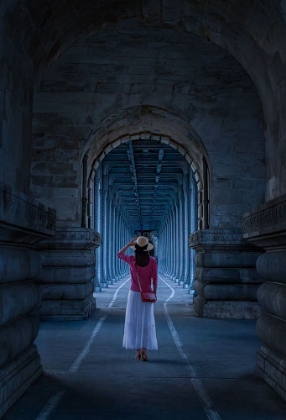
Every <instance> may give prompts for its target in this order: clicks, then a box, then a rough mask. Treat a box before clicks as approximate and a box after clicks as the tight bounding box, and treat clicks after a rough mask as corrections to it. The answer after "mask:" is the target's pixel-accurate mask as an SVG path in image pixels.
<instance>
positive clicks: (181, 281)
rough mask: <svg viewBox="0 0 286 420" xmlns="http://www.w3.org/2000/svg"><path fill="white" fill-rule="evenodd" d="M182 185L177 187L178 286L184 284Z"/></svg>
mask: <svg viewBox="0 0 286 420" xmlns="http://www.w3.org/2000/svg"><path fill="white" fill-rule="evenodd" d="M183 199H184V195H183V186H180V188H179V238H178V246H179V255H180V257H179V259H178V260H177V265H178V278H179V284H180V286H183V284H184V264H185V259H184V250H185V246H186V244H185V235H184V218H183Z"/></svg>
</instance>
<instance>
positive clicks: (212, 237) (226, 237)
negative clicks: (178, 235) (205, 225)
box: [189, 228, 252, 251]
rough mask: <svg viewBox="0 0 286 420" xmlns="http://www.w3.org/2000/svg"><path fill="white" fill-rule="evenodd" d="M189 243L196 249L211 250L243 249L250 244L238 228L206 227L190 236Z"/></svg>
mask: <svg viewBox="0 0 286 420" xmlns="http://www.w3.org/2000/svg"><path fill="white" fill-rule="evenodd" d="M189 245H190V247H191V248H193V249H195V250H196V251H211V250H216V249H219V250H224V249H225V250H228V251H229V250H241V249H245V248H247V250H249V248H250V247H252V246H251V245H249V244H248V243H247V242H246V241H245V240H244V239H243V237H242V232H241V231H240V230H236V229H219V228H217V229H204V230H197V231H196V232H194V233H193V234H191V235H190V237H189Z"/></svg>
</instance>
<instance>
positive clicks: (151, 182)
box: [101, 138, 191, 231]
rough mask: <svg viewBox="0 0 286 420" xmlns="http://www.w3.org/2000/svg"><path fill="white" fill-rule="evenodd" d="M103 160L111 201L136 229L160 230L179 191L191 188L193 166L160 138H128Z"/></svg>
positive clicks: (131, 226) (129, 224) (131, 227)
mask: <svg viewBox="0 0 286 420" xmlns="http://www.w3.org/2000/svg"><path fill="white" fill-rule="evenodd" d="M101 164H102V171H103V173H104V174H105V176H106V182H107V184H108V201H109V202H111V203H112V204H113V205H114V206H116V207H117V208H120V209H121V210H122V214H123V217H124V218H125V220H126V223H127V226H130V229H131V230H132V231H135V230H141V231H143V230H144V231H146V230H150V231H160V230H161V229H162V227H163V226H164V223H165V221H166V218H167V216H168V214H169V212H170V210H171V208H172V206H173V205H174V204H175V203H176V202H177V200H178V198H179V194H180V193H181V194H183V191H185V192H187V190H188V189H189V188H190V186H189V176H190V172H191V170H190V165H189V164H188V162H187V161H186V159H185V158H184V156H183V155H182V154H181V153H179V152H178V151H177V150H175V149H174V148H172V147H170V146H168V145H166V144H163V143H160V142H158V141H154V140H146V139H142V138H137V139H136V140H133V141H131V140H130V141H128V142H125V143H123V144H121V145H120V146H118V147H116V148H114V149H113V150H112V151H110V152H109V153H108V154H107V155H106V156H105V158H104V159H103V161H102V163H101ZM183 189H184V190H183Z"/></svg>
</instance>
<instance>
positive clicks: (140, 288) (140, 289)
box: [134, 262, 142, 292]
mask: <svg viewBox="0 0 286 420" xmlns="http://www.w3.org/2000/svg"><path fill="white" fill-rule="evenodd" d="M134 266H135V272H136V277H137V281H138V284H139V289H140V292H142V288H141V284H140V280H139V275H138V271H137V265H136V262H135V264H134Z"/></svg>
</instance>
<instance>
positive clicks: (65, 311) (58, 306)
mask: <svg viewBox="0 0 286 420" xmlns="http://www.w3.org/2000/svg"><path fill="white" fill-rule="evenodd" d="M95 309H96V300H95V298H94V297H93V293H92V294H91V295H90V296H88V297H86V298H85V299H82V300H75V299H71V300H43V301H42V306H41V316H40V320H41V321H83V320H84V319H87V318H89V317H90V316H91V315H92V313H93V312H94V311H95Z"/></svg>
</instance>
